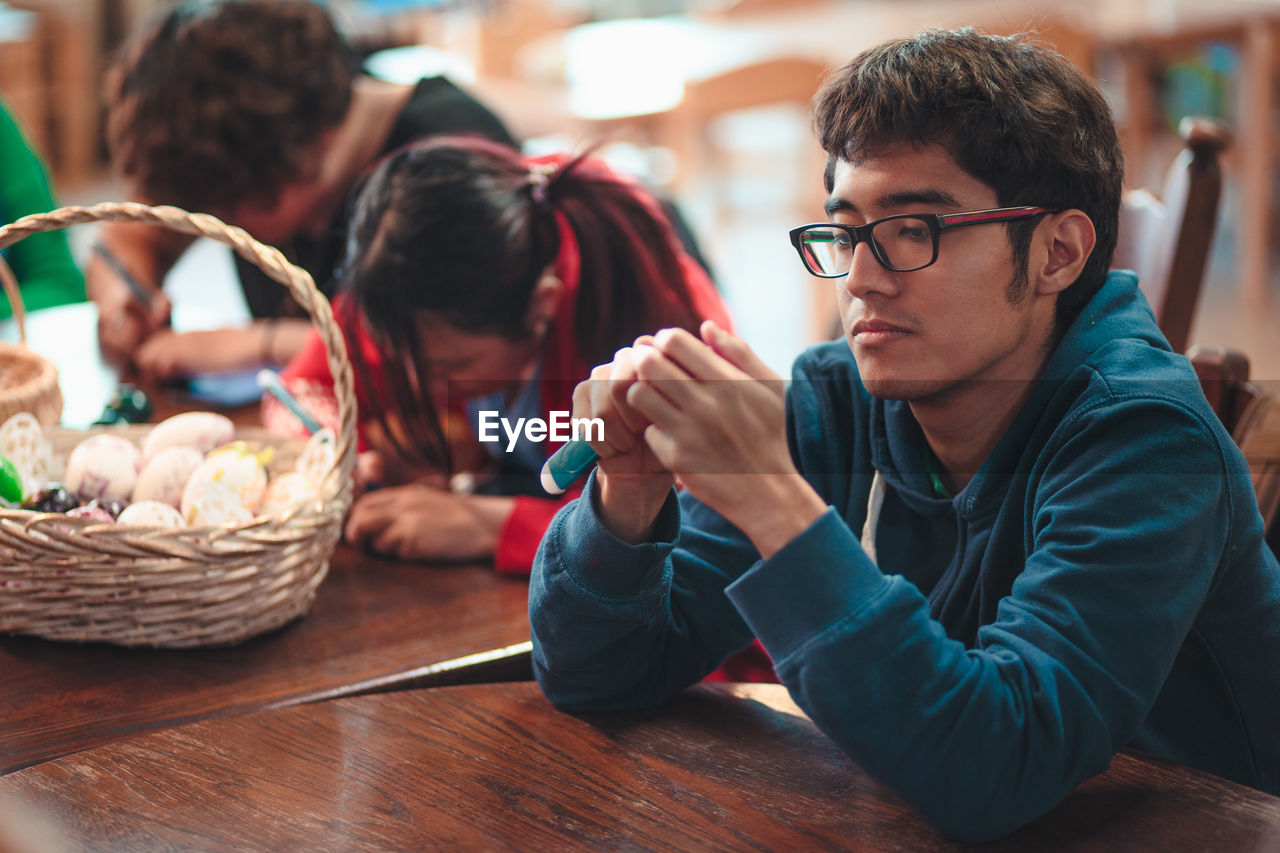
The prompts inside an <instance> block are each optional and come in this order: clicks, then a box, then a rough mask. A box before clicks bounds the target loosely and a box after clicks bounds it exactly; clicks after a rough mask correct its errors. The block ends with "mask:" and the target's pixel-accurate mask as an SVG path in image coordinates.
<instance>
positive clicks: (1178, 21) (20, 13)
mask: <svg viewBox="0 0 1280 853" xmlns="http://www.w3.org/2000/svg"><path fill="white" fill-rule="evenodd" d="M165 5H166V4H165V2H163V0H20V1H19V2H13V3H9V4H6V3H4V2H0V95H2V96H3V98H4V99H5V101H6V102H7V103H8V104H9V106H10V108H11V109H12V110H13V112H14V113H15V114H16V116H17V117H18V118H19V120H20V121H21V123H22V124H23V126H24V127H25V128H26V130H27V132H28V134H29V135H30V136H31V138H32V142H33V143H34V145H35V147H36V148H37V149H38V150H39V151H40V152H41V153H42V154H43V155H44V157H45V158H46V160H47V162H48V163H49V165H50V167H51V169H52V173H53V179H54V183H55V189H56V193H57V196H58V198H59V200H60V201H61V202H62V203H92V202H96V201H108V200H119V199H120V198H121V197H122V196H121V194H120V191H119V189H118V187H117V185H116V183H115V182H114V181H113V179H112V176H111V174H110V173H109V170H108V168H107V165H106V160H105V152H104V150H103V144H102V137H101V106H100V93H99V89H100V85H101V72H102V69H103V68H104V67H105V64H106V62H107V60H108V58H109V56H110V55H111V53H112V51H114V50H115V49H116V48H117V47H118V46H119V45H120V43H121V41H122V40H123V39H124V38H125V37H126V36H127V34H128V33H129V32H130V31H131V30H132V29H133V28H134V27H135V26H136V25H137V24H138V23H140V22H141V21H143V20H145V19H146V18H147V17H149V16H151V15H153V14H155V13H156V12H157V10H158V9H159V8H161V7H163V6H165ZM1054 5H1055V4H1045V3H1036V2H1028V0H738V2H734V1H733V0H471V1H470V2H468V1H467V0H453V2H449V0H435V2H432V0H335V2H333V3H331V4H330V6H331V8H332V10H333V12H334V14H335V16H336V17H337V19H338V20H339V22H340V24H341V26H342V28H343V29H344V31H345V33H346V35H347V37H348V38H349V40H350V43H351V45H352V46H353V48H354V49H355V50H356V51H357V52H358V53H359V55H360V57H361V59H362V60H363V61H364V62H365V66H366V69H367V70H368V71H370V72H371V73H373V74H375V75H378V76H383V77H386V78H388V79H393V80H401V79H402V80H407V81H413V80H416V79H418V78H419V77H421V76H424V75H431V74H437V73H440V74H445V75H446V76H448V77H450V78H452V79H453V80H454V81H455V82H456V83H458V84H459V85H461V86H463V87H464V88H467V89H469V90H470V91H472V92H473V93H474V94H475V95H476V96H477V97H478V98H480V99H481V100H483V101H485V102H486V103H488V104H489V105H490V106H491V107H492V108H493V109H494V110H495V111H496V112H498V113H499V115H501V116H502V117H503V118H504V119H505V120H506V121H507V122H508V124H509V125H510V126H511V127H512V129H513V130H514V131H515V132H516V133H517V134H518V135H519V136H520V137H521V138H523V139H524V140H526V143H525V144H526V147H527V148H528V149H530V150H531V151H541V150H547V149H554V148H581V147H584V146H587V145H590V144H595V143H600V144H603V145H604V148H603V151H604V153H605V154H606V155H607V156H608V157H609V159H610V160H611V161H612V162H613V163H614V164H615V166H617V167H618V168H620V169H624V170H626V171H629V172H632V173H634V174H636V175H637V176H639V177H641V178H643V179H644V180H646V181H649V182H651V183H653V184H655V185H658V186H660V187H663V188H665V189H666V190H667V191H668V192H670V193H671V194H672V195H673V196H674V197H675V198H676V199H677V201H678V203H679V204H680V205H681V206H682V208H683V210H684V211H685V213H686V216H687V217H688V219H689V222H690V224H691V226H692V227H693V230H694V232H695V234H696V236H697V239H698V240H699V241H700V243H701V244H702V247H703V249H704V251H705V253H706V254H707V256H708V258H709V260H710V262H711V264H712V267H713V270H712V272H713V275H714V276H715V278H716V280H717V282H718V284H719V286H720V287H721V288H722V290H723V291H724V292H725V294H726V296H727V298H728V300H729V303H730V305H731V307H732V309H733V311H734V314H735V318H736V320H737V323H738V329H739V331H740V332H741V333H742V334H743V335H744V336H745V337H746V338H747V340H748V341H749V342H750V343H751V344H752V345H753V346H754V347H756V349H757V350H758V351H759V352H760V353H761V354H762V355H763V356H764V357H765V359H766V360H767V361H768V362H769V363H770V364H771V365H772V366H773V367H774V368H775V369H776V370H779V371H786V369H787V368H788V365H789V364H790V361H791V359H792V358H793V357H794V356H795V355H796V353H798V352H799V351H800V349H802V348H803V347H804V346H806V345H807V344H809V343H811V342H813V341H816V340H819V339H822V338H824V337H827V336H829V335H830V334H831V332H832V326H831V323H832V319H833V317H834V314H833V313H832V308H831V305H832V303H833V299H834V296H833V292H832V290H831V288H830V286H829V285H819V284H817V283H816V280H814V279H811V278H810V277H808V276H807V275H806V274H805V273H804V272H803V271H802V269H801V267H800V265H799V263H798V262H797V260H796V258H795V256H794V253H793V250H792V249H791V247H790V246H789V244H788V242H787V235H786V232H787V230H788V229H789V228H791V227H793V226H795V225H798V224H802V223H805V222H810V221H817V220H821V219H822V218H823V216H822V212H821V201H822V186H821V169H822V164H823V156H822V154H821V152H820V151H819V150H818V147H817V145H816V143H815V142H814V140H813V136H812V132H811V128H810V123H809V117H808V102H809V99H810V97H811V96H812V94H813V92H814V90H815V89H816V88H817V85H818V83H819V81H820V79H821V77H822V75H823V74H824V73H825V72H826V71H827V70H829V69H831V68H832V67H835V66H838V65H840V64H842V63H843V62H845V61H847V60H848V59H849V58H851V57H852V56H853V55H854V54H856V53H857V52H858V51H860V50H862V49H863V48H865V47H868V46H870V45H872V44H875V43H877V42H879V41H882V40H884V39H885V38H889V37H893V36H899V35H907V34H910V33H912V32H915V31H917V30H920V29H923V28H926V27H933V26H942V27H954V26H962V25H973V26H978V27H982V28H984V29H987V30H989V31H992V32H999V33H1013V32H1025V31H1032V32H1034V33H1035V34H1036V38H1037V39H1039V40H1040V41H1042V42H1044V43H1047V44H1050V45H1053V46H1055V47H1056V48H1057V49H1058V50H1059V51H1060V52H1062V53H1063V54H1064V55H1066V56H1068V57H1069V58H1070V59H1071V60H1072V61H1074V62H1075V63H1076V64H1077V65H1078V66H1079V67H1080V68H1081V69H1082V70H1084V71H1085V72H1086V73H1088V74H1089V75H1091V76H1092V77H1093V78H1094V79H1096V80H1097V81H1098V82H1099V84H1100V85H1101V87H1102V89H1103V91H1104V92H1105V93H1106V94H1107V96H1108V98H1109V99H1110V100H1111V103H1112V106H1113V108H1114V110H1115V112H1116V117H1117V119H1118V122H1119V125H1120V128H1121V132H1122V138H1123V141H1124V144H1125V148H1126V156H1127V158H1128V177H1127V183H1128V185H1129V186H1130V187H1134V188H1137V187H1145V188H1149V189H1150V190H1151V191H1152V192H1153V193H1154V194H1155V195H1156V196H1160V195H1161V192H1162V188H1163V187H1164V185H1165V176H1166V173H1167V172H1168V170H1169V168H1170V165H1171V164H1172V163H1173V162H1174V159H1175V157H1176V156H1177V155H1178V154H1179V152H1180V150H1181V149H1182V147H1183V142H1182V141H1181V140H1180V139H1179V137H1178V133H1177V128H1178V124H1179V122H1180V120H1181V119H1182V118H1183V117H1185V116H1206V117H1210V118H1214V119H1217V120H1218V121H1220V122H1222V123H1223V124H1225V126H1226V127H1227V128H1228V129H1229V131H1230V133H1231V142H1230V143H1229V144H1228V146H1227V147H1226V148H1225V150H1224V151H1223V153H1222V155H1221V164H1222V175H1223V190H1222V196H1221V202H1220V204H1219V207H1218V212H1217V217H1218V219H1217V229H1216V231H1215V234H1214V237H1213V241H1212V244H1211V250H1210V255H1209V260H1208V267H1207V273H1206V277H1205V280H1204V286H1203V290H1202V292H1201V294H1200V297H1199V300H1198V303H1197V309H1196V312H1195V315H1194V321H1193V324H1192V327H1191V331H1190V338H1189V342H1190V343H1191V344H1193V345H1194V344H1200V345H1205V346H1215V347H1217V346H1230V347H1234V348H1236V349H1239V350H1242V351H1244V352H1245V353H1246V354H1247V355H1248V356H1249V358H1250V360H1251V361H1252V363H1253V370H1252V373H1253V376H1254V377H1256V378H1260V379H1275V378H1280V294H1277V288H1276V285H1277V279H1278V278H1280V273H1278V271H1277V265H1276V263H1275V258H1274V253H1273V251H1272V246H1273V244H1274V243H1275V242H1276V241H1275V240H1274V239H1273V238H1274V237H1275V236H1276V234H1277V231H1278V229H1280V225H1278V224H1277V223H1278V221H1280V216H1277V211H1276V210H1275V204H1274V199H1275V198H1276V193H1275V189H1276V178H1277V170H1276V168H1275V162H1276V155H1277V151H1276V144H1275V138H1276V136H1275V133H1274V129H1275V122H1276V109H1277V103H1276V102H1277V95H1276V93H1275V89H1276V83H1277V82H1278V80H1277V78H1280V60H1278V59H1277V57H1278V56H1280V0H1074V1H1073V2H1072V3H1069V4H1067V3H1059V4H1056V6H1057V8H1056V9H1055V8H1054ZM1050 9H1052V11H1049V10H1050ZM72 236H73V249H74V251H76V252H77V253H79V254H80V259H81V260H82V261H83V253H84V252H85V251H86V247H87V243H88V241H87V238H85V237H84V236H83V235H78V234H73V235H72ZM229 264H230V262H229V259H227V258H226V257H225V253H224V252H222V250H221V249H220V248H219V247H215V246H212V245H211V246H209V247H208V248H207V249H202V250H201V251H198V252H194V253H189V256H188V257H187V258H186V259H185V260H184V262H183V264H182V265H181V266H180V267H179V268H178V269H177V270H175V271H174V273H173V274H172V279H171V281H172V284H173V285H174V286H177V287H179V288H180V289H184V290H186V291H189V293H190V299H191V300H193V301H191V302H188V303H187V304H188V305H189V306H191V307H189V308H188V309H187V310H192V311H206V310H207V311H209V312H213V313H215V314H219V315H220V316H221V315H225V314H226V313H227V312H228V311H230V312H231V313H232V314H234V313H235V310H236V309H235V308H234V306H232V307H231V308H228V305H229V303H231V302H234V301H235V300H239V299H240V296H239V293H238V289H237V288H236V287H235V286H234V284H231V283H230V281H229V269H230V266H229ZM221 278H226V279H227V280H228V284H227V287H226V288H225V289H218V288H216V287H211V286H210V284H209V282H210V281H213V280H218V279H221ZM183 300H184V297H183V296H181V295H180V296H179V297H178V298H177V299H176V300H175V301H178V302H179V303H182V302H183Z"/></svg>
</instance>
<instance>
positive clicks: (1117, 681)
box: [530, 31, 1280, 840]
mask: <svg viewBox="0 0 1280 853" xmlns="http://www.w3.org/2000/svg"><path fill="white" fill-rule="evenodd" d="M815 110H816V118H817V127H818V130H819V134H820V136H821V141H822V144H823V147H824V148H825V149H826V151H827V152H828V154H829V155H830V159H829V164H828V169H827V175H826V182H827V186H828V188H829V190H830V197H829V200H828V203H827V212H828V215H829V217H830V222H829V223H820V224H815V225H807V226H804V227H802V228H799V229H796V230H795V231H793V232H792V235H791V237H792V243H793V245H794V246H795V248H796V249H797V251H798V252H799V254H800V257H801V260H802V261H803V262H804V263H805V265H806V267H807V268H808V269H809V270H810V271H811V272H813V273H815V274H817V275H821V276H826V277H830V278H832V279H833V281H835V282H836V287H837V293H838V301H839V306H840V312H841V316H842V319H843V324H844V330H845V340H844V341H843V342H835V343H832V344H826V345H822V346H818V347H815V348H813V349H811V350H809V351H807V352H806V353H805V354H804V355H802V356H801V357H800V359H799V360H798V361H797V363H796V365H795V368H794V372H793V382H792V384H791V386H790V388H789V389H787V390H786V392H785V401H784V390H783V388H782V383H781V382H780V381H779V380H778V378H777V377H776V376H773V375H772V374H771V373H770V372H769V371H768V369H767V368H766V367H764V366H763V364H762V363H761V362H760V361H759V359H758V358H756V357H755V356H754V354H752V353H751V351H750V350H749V349H748V348H747V347H746V346H745V344H743V342H742V341H740V340H738V339H736V338H734V337H732V336H731V335H729V334H727V333H725V332H723V331H721V330H719V329H717V328H715V327H714V326H713V325H710V324H707V325H704V327H703V330H702V339H701V340H699V339H697V338H694V337H693V336H692V335H689V334H687V333H683V332H668V331H664V332H662V333H660V334H658V335H657V336H655V337H653V338H645V339H641V340H639V341H637V342H636V345H635V346H634V347H631V348H629V349H626V350H623V351H620V352H619V353H618V354H617V356H616V357H615V359H614V361H613V362H612V363H610V364H608V365H603V366H601V367H599V368H597V369H596V370H595V372H594V373H593V374H592V377H593V379H594V380H596V381H593V382H588V383H584V384H583V385H582V386H580V387H579V389H578V392H577V394H576V396H575V411H574V416H575V417H582V416H591V417H601V418H603V419H604V420H605V424H606V426H605V440H604V441H602V442H597V443H595V445H594V446H595V449H596V450H597V452H598V453H599V455H600V457H601V462H600V464H599V466H598V468H597V470H596V472H595V473H594V474H593V475H592V478H591V480H590V481H589V483H588V485H587V488H586V490H585V491H584V493H583V497H582V498H581V499H580V500H579V501H577V502H576V503H574V504H572V505H570V506H569V507H567V508H566V509H565V510H564V511H562V512H561V514H560V515H559V516H558V517H557V519H556V521H555V522H554V523H553V525H552V527H551V528H550V530H549V531H548V533H547V536H546V538H545V539H544V540H543V543H542V548H541V551H540V555H539V559H538V561H537V564H536V565H535V569H534V577H533V585H532V587H531V591H530V613H531V619H532V625H533V636H534V666H535V672H536V674H537V677H538V680H539V683H540V684H541V685H542V687H543V690H544V691H545V692H546V694H547V695H548V696H549V697H550V698H551V700H552V701H553V702H555V703H556V704H557V705H559V706H562V707H566V708H576V709H605V708H619V707H633V706H640V705H650V704H653V703H655V702H658V701H661V700H662V699H663V698H665V697H666V696H668V695H670V694H671V693H672V692H674V691H676V690H678V689H680V688H682V687H683V686H685V685H687V684H690V683H692V682H694V681H696V680H697V679H698V678H700V677H701V676H702V675H703V674H705V673H706V672H708V671H710V670H711V669H713V668H714V667H715V666H716V665H717V664H718V663H719V661H720V660H721V659H722V658H723V657H724V656H726V655H727V654H729V653H731V652H733V651H734V650H736V649H738V648H741V647H743V646H745V645H747V644H748V643H750V642H751V641H752V639H753V638H755V637H758V638H759V639H760V640H761V641H762V642H763V644H764V646H765V648H766V649H768V651H769V652H770V654H771V655H772V656H773V658H774V661H775V668H776V671H777V674H778V676H779V678H780V679H781V681H782V682H783V683H784V684H786V685H787V687H788V688H789V689H790V691H791V693H792V695H793V696H794V697H795V699H796V701H797V702H798V703H799V704H800V705H801V707H803V708H804V709H805V711H806V712H807V713H808V714H809V715H810V716H811V717H812V718H813V720H814V721H815V722H816V723H817V724H818V725H819V726H820V727H821V728H822V729H823V730H824V731H825V732H826V733H827V734H828V735H829V736H830V737H832V738H833V739H834V740H835V741H836V742H838V743H839V744H840V746H841V747H842V748H843V749H844V750H845V751H846V752H847V753H848V754H849V755H850V756H851V757H852V758H853V759H854V760H855V761H856V762H858V764H859V765H861V766H862V767H863V768H864V769H865V770H866V771H867V772H869V773H871V774H872V775H874V776H875V777H876V778H878V779H880V780H881V781H882V782H884V783H885V784H886V785H888V786H889V787H890V788H892V789H893V790H895V791H896V792H897V793H899V794H900V795H901V796H902V797H903V798H905V799H906V800H907V801H908V802H910V803H912V804H913V805H914V806H915V807H916V808H917V809H918V810H919V811H920V812H921V813H922V814H923V815H924V816H925V817H926V818H927V819H929V820H930V821H932V822H933V823H934V824H935V825H936V826H937V827H939V828H940V829H941V830H942V831H943V832H945V833H947V834H948V835H951V836H955V837H959V838H964V839H970V840H983V839H989V838H993V837H996V836H999V835H1002V834H1004V833H1007V832H1009V831H1010V830H1012V829H1014V828H1016V827H1018V826H1020V825H1022V824H1023V823H1025V822H1027V821H1029V820H1031V819H1032V818H1034V817H1036V816H1038V815H1040V814H1043V813H1044V812H1046V811H1048V810H1049V809H1050V808H1052V807H1053V806H1054V805H1055V804H1056V803H1058V802H1059V801H1060V800H1061V799H1062V798H1063V797H1064V796H1065V795H1066V794H1067V793H1069V792H1070V791H1071V790H1072V788H1074V787H1075V786H1076V785H1077V784H1079V783H1080V782H1081V781H1083V780H1085V779H1087V778H1088V777H1090V776H1092V775H1094V774H1096V773H1099V772H1101V771H1102V770H1104V769H1105V768H1106V767H1107V765H1108V763H1109V761H1110V759H1111V756H1112V755H1114V754H1115V753H1116V752H1117V751H1118V750H1120V749H1121V748H1124V747H1126V746H1132V747H1136V748H1140V749H1145V750H1149V751H1152V752H1155V753H1157V754H1160V755H1163V756H1166V757H1169V758H1172V759H1174V760H1176V761H1180V762H1184V763H1187V764H1190V765H1194V766H1196V767H1200V768H1203V769H1206V770H1208V771H1211V772H1213V773H1217V774H1219V775H1223V776H1227V777H1230V778H1233V779H1237V780H1239V781H1242V782H1244V783H1246V784H1249V785H1253V786H1256V787H1259V788H1262V789H1264V790H1268V791H1271V792H1280V725H1278V724H1277V722H1276V716H1275V713H1274V705H1273V700H1272V699H1271V698H1270V697H1273V696H1275V695H1277V692H1278V691H1280V665H1278V664H1280V568H1277V564H1276V560H1275V557H1274V555H1272V554H1271V553H1270V552H1269V551H1268V550H1267V548H1266V545H1265V544H1264V542H1263V539H1262V520H1261V517H1260V515H1259V513H1258V510H1257V505H1256V502H1255V499H1254V495H1253V491H1252V487H1251V483H1250V480H1249V474H1248V470H1247V468H1246V465H1245V462H1244V459H1243V458H1242V456H1241V455H1240V453H1239V451H1238V450H1237V448H1236V446H1235V445H1234V444H1233V443H1232V441H1231V439H1230V437H1229V436H1228V435H1227V434H1226V432H1225V431H1224V430H1223V429H1222V427H1221V425H1220V424H1219V422H1218V420H1217V419H1216V417H1215V416H1214V414H1213V412H1212V411H1211V410H1210V409H1209V407H1208V405H1207V403H1206V402H1205V400H1204V397H1203V395H1202V393H1201V392H1200V389H1199V384H1198V382H1197V381H1196V378H1195V375H1194V373H1193V372H1192V370H1191V368H1190V365H1189V364H1188V362H1187V361H1186V359H1185V358H1183V357H1182V356H1180V355H1177V354H1174V353H1172V352H1170V351H1169V347H1168V344H1167V343H1166V342H1165V340H1164V338H1163V336H1162V335H1161V334H1160V332H1159V330H1158V329H1157V327H1156V326H1155V323H1154V321H1153V319H1152V316H1151V312H1150V309H1149V308H1148V307H1147V304H1146V302H1145V300H1144V299H1143V297H1142V296H1141V294H1140V293H1139V291H1138V289H1137V282H1136V279H1135V277H1134V276H1133V274H1132V273H1128V272H1111V273H1108V266H1109V263H1110V260H1111V255H1112V252H1113V249H1114V247H1115V243H1116V228H1117V220H1118V210H1119V203H1120V191H1121V182H1122V158H1121V153H1120V149H1119V145H1118V142H1117V139H1116V133H1115V128H1114V125H1113V122H1112V119H1111V115H1110V111H1109V110H1108V108H1107V106H1106V103H1105V101H1104V100H1103V98H1102V96H1101V95H1100V93H1099V92H1098V91H1097V89H1096V88H1095V87H1094V86H1093V85H1091V84H1090V83H1089V82H1088V81H1087V80H1086V79H1085V78H1084V77H1083V76H1082V75H1080V74H1079V72H1077V71H1076V70H1075V69H1074V68H1072V67H1071V66H1070V65H1069V64H1068V63H1067V62H1066V61H1065V60H1063V59H1062V58H1061V57H1059V56H1057V55H1056V54H1053V53H1051V52H1047V51H1044V50H1042V49H1040V48H1037V47H1034V46H1032V45H1029V44H1026V43H1023V42H1021V41H1019V40H1017V39H1007V38H997V37H990V36H985V35H981V34H977V33H974V32H972V31H959V32H929V33H924V34H921V35H919V36H917V37H915V38H911V39H905V40H900V41H895V42H889V43H886V44H884V45H881V46H879V47H876V48H873V49H871V50H869V51H866V52H865V53H863V54H861V55H860V56H859V57H858V58H856V59H855V60H854V61H853V62H852V63H851V64H850V65H849V66H847V67H846V68H845V69H843V70H842V71H841V72H839V73H838V74H837V75H836V76H835V77H834V78H833V79H832V80H831V81H830V82H829V83H828V84H827V85H826V86H825V87H824V88H823V90H822V91H821V92H820V93H819V95H818V97H817V99H816V101H815ZM784 408H785V414H784ZM744 475H746V476H744ZM677 478H678V480H679V481H680V482H681V483H682V484H683V486H684V489H683V491H682V492H681V493H679V494H678V495H677V493H676V492H674V491H673V489H672V485H673V483H674V482H675V480H676V479H677Z"/></svg>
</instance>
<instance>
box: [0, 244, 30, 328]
mask: <svg viewBox="0 0 1280 853" xmlns="http://www.w3.org/2000/svg"><path fill="white" fill-rule="evenodd" d="M0 285H4V295H5V296H7V297H9V309H10V310H11V311H12V312H13V321H14V322H15V323H17V324H18V343H20V344H22V345H23V346H24V347H25V346H26V345H27V306H25V305H23V304H22V291H20V290H18V280H17V279H16V278H14V277H13V270H12V269H11V268H10V267H9V262H8V261H6V260H5V259H4V258H0Z"/></svg>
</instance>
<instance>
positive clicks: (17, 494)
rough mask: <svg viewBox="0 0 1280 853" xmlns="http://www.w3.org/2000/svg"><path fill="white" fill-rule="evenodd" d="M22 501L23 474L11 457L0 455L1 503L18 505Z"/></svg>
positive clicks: (10, 505)
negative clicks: (10, 459) (11, 460)
mask: <svg viewBox="0 0 1280 853" xmlns="http://www.w3.org/2000/svg"><path fill="white" fill-rule="evenodd" d="M20 503H22V475H21V474H19V473H18V468H17V466H15V465H14V464H13V463H12V462H10V461H9V457H7V456H0V505H3V506H9V507H13V506H17V505H18V504H20Z"/></svg>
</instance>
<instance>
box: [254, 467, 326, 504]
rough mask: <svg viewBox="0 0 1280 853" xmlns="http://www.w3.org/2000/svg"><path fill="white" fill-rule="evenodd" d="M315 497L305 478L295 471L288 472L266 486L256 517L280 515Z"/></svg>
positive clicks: (314, 491)
mask: <svg viewBox="0 0 1280 853" xmlns="http://www.w3.org/2000/svg"><path fill="white" fill-rule="evenodd" d="M315 496H316V490H315V488H314V487H313V486H312V485H311V482H310V481H309V480H308V479H307V478H306V477H304V476H302V474H300V473H299V472H297V471H289V472H287V473H284V474H281V475H280V476H279V477H276V478H275V479H273V480H272V481H271V482H270V483H268V484H267V492H266V494H264V495H263V496H262V505H261V506H259V507H258V515H280V514H281V513H284V512H287V511H288V510H291V509H293V508H294V507H298V506H301V505H302V504H304V503H306V502H307V501H309V500H312V499H314V498H315Z"/></svg>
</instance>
